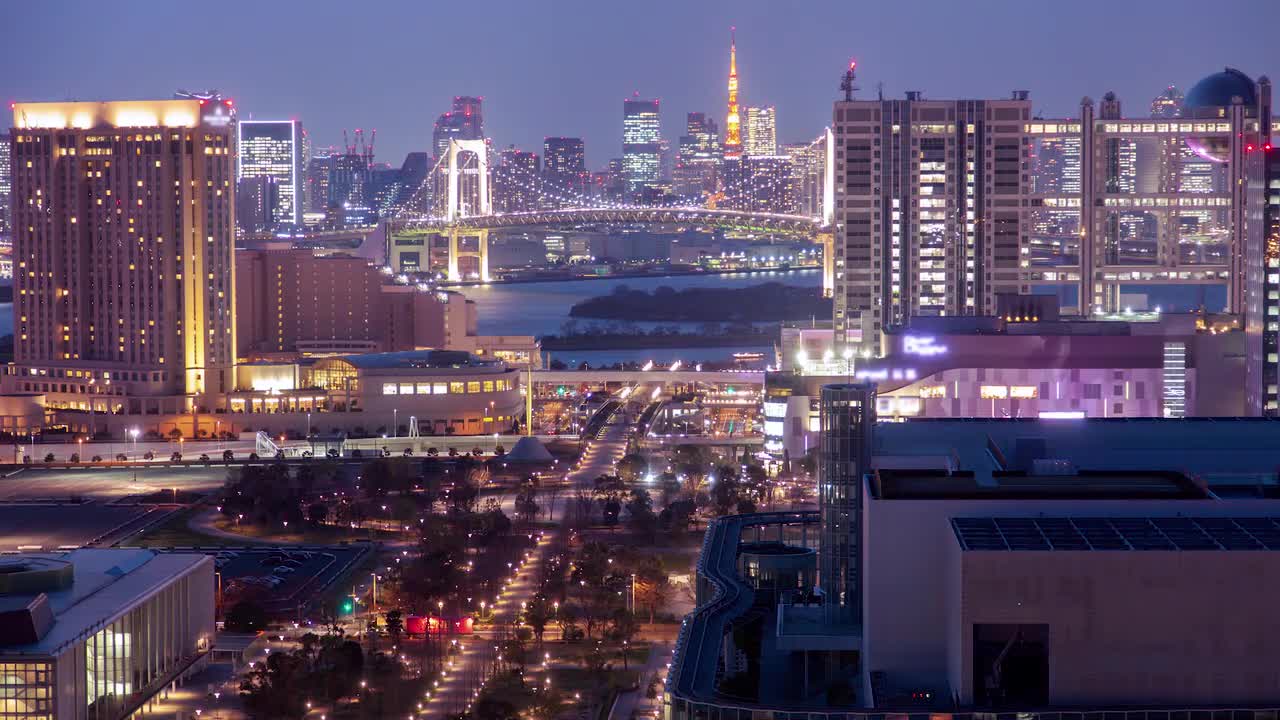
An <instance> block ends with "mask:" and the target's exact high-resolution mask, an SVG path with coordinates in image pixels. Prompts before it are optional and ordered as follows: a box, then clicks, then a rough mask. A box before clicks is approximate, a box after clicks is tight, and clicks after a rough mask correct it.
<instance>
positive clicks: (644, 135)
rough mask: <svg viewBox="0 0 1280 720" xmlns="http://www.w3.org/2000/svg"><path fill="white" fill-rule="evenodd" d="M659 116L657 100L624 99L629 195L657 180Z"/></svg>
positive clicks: (624, 151) (624, 158)
mask: <svg viewBox="0 0 1280 720" xmlns="http://www.w3.org/2000/svg"><path fill="white" fill-rule="evenodd" d="M660 117H661V116H660V113H659V110H658V101H657V100H640V99H638V98H633V99H630V100H624V101H623V103H622V176H623V181H624V183H625V187H626V192H627V194H629V195H630V194H635V193H639V192H640V191H642V190H643V189H644V188H645V187H647V186H649V185H652V184H654V183H657V182H658V176H659V171H660V167H659V166H660V155H661V147H660V141H661V139H662V133H661V128H660Z"/></svg>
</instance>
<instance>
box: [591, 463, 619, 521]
mask: <svg viewBox="0 0 1280 720" xmlns="http://www.w3.org/2000/svg"><path fill="white" fill-rule="evenodd" d="M625 492H626V486H625V485H624V484H623V482H622V478H620V477H618V476H617V475H601V476H600V477H597V478H596V481H595V488H594V489H593V490H592V496H593V497H594V498H595V499H596V500H598V501H599V502H600V507H601V514H602V516H603V517H602V519H603V520H604V524H606V525H609V526H614V525H617V524H618V516H619V515H620V514H621V513H622V497H623V494H624V493H625Z"/></svg>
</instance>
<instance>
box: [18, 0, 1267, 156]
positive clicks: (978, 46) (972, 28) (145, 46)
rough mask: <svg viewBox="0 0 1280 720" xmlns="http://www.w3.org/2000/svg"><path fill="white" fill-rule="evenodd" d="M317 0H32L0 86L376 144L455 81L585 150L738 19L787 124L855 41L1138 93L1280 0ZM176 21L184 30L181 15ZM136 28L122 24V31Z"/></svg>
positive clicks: (747, 55) (906, 76)
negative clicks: (205, 1)
mask: <svg viewBox="0 0 1280 720" xmlns="http://www.w3.org/2000/svg"><path fill="white" fill-rule="evenodd" d="M482 7H483V10H481V12H480V15H479V16H477V15H476V6H475V5H474V4H472V3H447V2H431V3H421V2H410V1H407V0H406V1H403V2H400V1H393V2H375V3H369V4H367V5H362V4H353V3H349V2H340V1H338V0H318V1H314V2H280V3H276V2H247V1H244V0H233V1H232V2H228V3H225V4H220V5H219V6H218V10H217V11H216V12H209V13H207V14H206V16H205V17H202V18H201V19H200V23H199V25H198V27H196V28H191V18H190V17H189V15H188V9H187V8H185V7H183V6H181V5H174V4H173V3H169V2H165V1H164V0H141V1H139V2H128V3H121V4H119V5H118V6H117V7H114V8H113V9H112V11H111V12H109V13H103V12H101V6H100V5H99V4H97V3H94V2H91V1H89V0H65V1H62V2H50V3H32V4H30V5H28V6H25V7H23V8H22V9H21V11H20V12H19V13H18V14H19V15H21V16H22V17H23V18H24V19H26V20H29V25H28V26H27V27H29V28H30V30H29V31H28V32H23V33H15V34H13V35H12V36H11V37H9V38H8V39H7V40H6V42H5V43H3V45H0V67H9V68H21V69H22V72H9V73H5V74H4V76H3V77H0V100H4V101H5V102H9V101H15V100H29V99H32V98H42V99H57V100H63V99H73V98H80V99H88V98H94V97H100V96H107V97H121V98H146V97H161V96H166V95H167V94H168V93H170V92H172V90H173V89H176V88H179V87H181V88H185V89H188V90H206V89H217V90H219V91H221V92H222V93H223V95H224V96H226V97H231V98H234V99H235V100H236V102H237V103H238V104H239V106H240V107H241V108H242V109H243V112H245V113H246V114H247V115H250V116H253V117H262V118H278V117H298V118H302V119H303V120H304V121H305V122H306V124H307V126H308V127H309V128H310V129H311V131H312V133H313V141H314V142H315V144H316V145H317V146H323V145H337V144H340V143H341V139H342V130H343V129H344V128H346V129H354V128H357V127H360V128H366V129H369V128H377V130H378V147H377V155H378V159H379V160H383V161H386V162H390V163H392V164H393V165H398V164H399V163H400V161H401V160H402V159H403V158H404V155H405V153H407V152H410V151H413V150H423V149H426V148H427V146H428V144H429V142H430V136H431V121H432V120H433V119H434V118H435V117H436V115H438V114H439V113H441V112H443V111H445V110H447V109H448V104H449V99H450V98H451V97H453V96H454V95H478V96H483V97H484V99H485V106H486V107H485V111H486V129H487V130H488V132H489V134H490V136H492V137H493V138H494V140H495V142H496V143H497V147H506V146H507V145H508V144H514V145H516V146H517V147H521V148H530V149H534V148H538V147H540V146H541V143H542V139H543V137H545V136H553V135H564V136H574V137H582V138H583V139H584V140H585V142H586V151H587V163H588V167H590V168H592V169H596V168H597V167H598V166H600V165H601V164H603V163H604V162H605V161H606V160H607V159H608V158H610V157H614V156H616V155H617V154H618V152H619V149H620V148H619V143H618V132H619V127H620V125H621V122H622V114H621V100H622V98H624V97H626V96H629V95H631V94H632V93H633V92H639V93H640V95H641V97H658V98H661V99H662V106H663V135H664V136H665V137H670V138H675V137H677V136H678V135H680V132H681V129H682V126H683V123H682V119H683V117H684V114H685V113H687V112H694V111H703V112H709V113H710V112H716V111H719V110H720V109H721V108H722V107H723V105H724V98H725V87H724V76H725V73H726V72H727V69H728V56H727V47H728V43H729V27H730V26H732V25H736V26H737V28H738V44H739V52H740V57H739V63H740V67H739V71H740V73H741V75H742V93H743V102H744V103H746V104H760V105H774V106H776V107H777V108H778V134H779V140H780V141H783V142H800V141H805V140H808V139H811V138H812V137H814V136H815V135H817V133H818V131H819V130H821V129H822V128H823V127H824V126H826V125H827V124H829V123H830V108H829V102H830V101H831V100H833V99H834V98H835V97H836V96H837V95H838V92H837V85H838V80H839V72H840V68H841V67H843V65H844V64H845V63H846V62H847V61H848V59H849V58H850V57H856V58H857V59H858V62H859V65H860V68H861V72H860V85H861V86H862V91H861V93H860V96H861V97H874V96H875V92H876V86H877V83H881V82H883V83H884V92H885V95H886V97H901V96H902V94H903V92H905V91H907V90H921V91H923V92H924V93H925V96H926V97H937V98H946V97H1002V96H1006V95H1008V93H1009V91H1011V90H1013V89H1025V90H1029V91H1031V97H1032V101H1033V105H1034V107H1035V110H1036V112H1037V113H1043V114H1045V115H1047V116H1051V117H1057V116H1063V115H1070V114H1072V113H1074V112H1075V110H1076V104H1077V103H1078V102H1079V100H1080V98H1081V97H1083V96H1085V95H1089V96H1092V97H1094V98H1098V97H1101V95H1102V94H1103V93H1104V92H1106V91H1108V90H1114V91H1115V92H1116V93H1117V94H1118V95H1119V96H1120V97H1121V98H1122V99H1123V100H1125V101H1126V102H1128V103H1130V104H1135V105H1136V104H1145V103H1146V102H1147V101H1149V99H1150V97H1152V96H1153V95H1154V94H1155V93H1157V92H1159V90H1160V89H1161V88H1163V87H1165V86H1166V85H1169V84H1175V85H1179V86H1182V87H1186V86H1189V85H1190V84H1191V83H1193V82H1194V81H1195V80H1196V79H1198V78H1200V77H1202V76H1203V75H1205V74H1206V73H1208V72H1211V71H1213V70H1217V69H1221V66H1224V65H1229V66H1231V67H1239V68H1241V69H1243V70H1245V71H1246V72H1250V73H1252V74H1254V75H1258V74H1263V73H1265V72H1267V65H1268V64H1273V63H1274V59H1275V45H1274V41H1273V40H1272V35H1273V34H1274V28H1276V27H1277V26H1280V5H1277V4H1276V3H1274V2H1270V1H1269V0H1230V1H1228V2H1223V3H1214V4H1212V6H1211V7H1210V6H1206V4H1205V3H1204V2H1198V1H1196V0H1171V1H1169V2H1161V3H1160V4H1159V8H1158V10H1154V9H1152V8H1151V7H1149V6H1148V5H1147V4H1146V3H1143V2H1107V1H1106V0H1083V1H1081V2H1072V3H1028V2H1018V1H1015V0H993V1H992V2H984V3H982V4H981V9H980V11H979V10H977V9H975V8H974V7H973V6H970V5H968V4H966V3H928V4H919V3H892V2H882V3H866V2H833V3H827V2H786V3H779V2H772V1H771V0H743V1H741V2H724V1H722V0H713V1H710V2H681V1H678V0H658V1H656V2H647V3H619V2H595V1H593V0H571V1H568V2H550V3H542V2H522V1H521V0H496V1H494V2H487V3H484V4H483V6H482ZM176 29H182V30H183V31H182V32H174V30H176ZM144 37H145V38H146V40H145V41H141V40H139V41H131V40H129V39H130V38H144Z"/></svg>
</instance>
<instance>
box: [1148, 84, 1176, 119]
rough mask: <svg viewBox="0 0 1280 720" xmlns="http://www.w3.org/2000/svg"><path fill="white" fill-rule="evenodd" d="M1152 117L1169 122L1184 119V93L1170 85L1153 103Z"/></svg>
mask: <svg viewBox="0 0 1280 720" xmlns="http://www.w3.org/2000/svg"><path fill="white" fill-rule="evenodd" d="M1151 117H1153V118H1162V119H1165V120H1168V119H1170V118H1176V117H1182V91H1181V90H1179V89H1178V86H1177V85H1170V86H1169V87H1167V88H1165V89H1164V92H1162V93H1160V94H1159V95H1157V96H1156V98H1155V99H1154V100H1152V101H1151Z"/></svg>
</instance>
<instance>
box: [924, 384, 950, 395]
mask: <svg viewBox="0 0 1280 720" xmlns="http://www.w3.org/2000/svg"><path fill="white" fill-rule="evenodd" d="M946 396H947V386H946V385H925V386H924V387H922V388H920V397H922V398H945V397H946Z"/></svg>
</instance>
